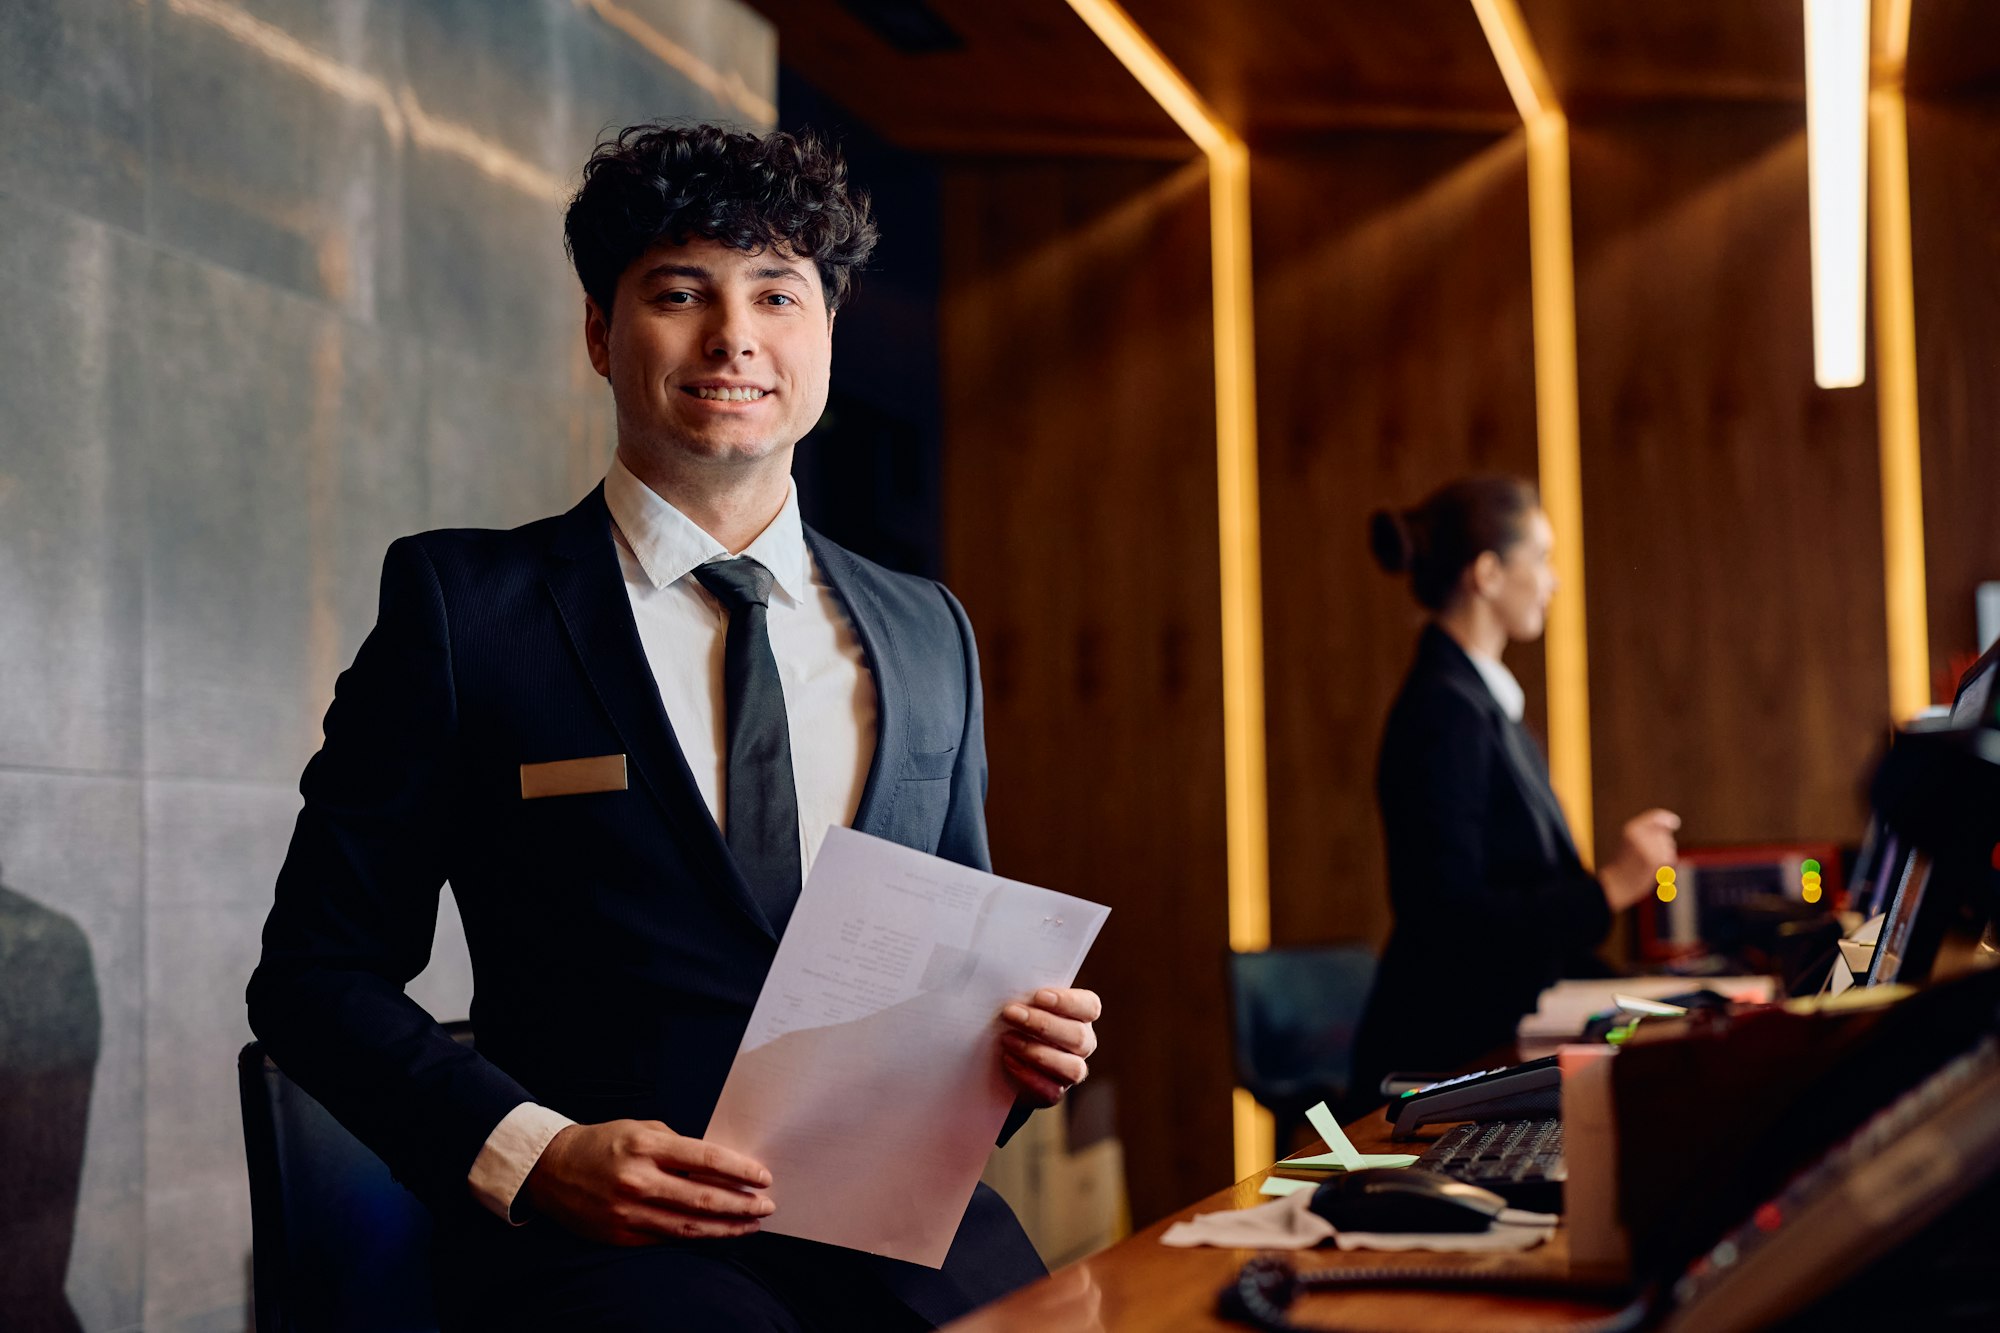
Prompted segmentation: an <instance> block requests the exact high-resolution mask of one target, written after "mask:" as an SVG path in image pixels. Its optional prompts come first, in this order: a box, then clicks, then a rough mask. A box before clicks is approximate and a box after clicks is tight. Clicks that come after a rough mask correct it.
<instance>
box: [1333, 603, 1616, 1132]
mask: <svg viewBox="0 0 2000 1333" xmlns="http://www.w3.org/2000/svg"><path fill="white" fill-rule="evenodd" d="M1375 790H1376V796H1377V798H1378V800H1379V801H1380V803H1381V810H1382V831H1383V834H1384V836H1385V838H1386V841H1387V844H1388V853H1389V901H1390V905H1391V907H1392V908H1393V909H1394V913H1395V926H1394V929H1393V930H1392V931H1391V933H1390V936H1389V944H1388V948H1387V949H1386V950H1384V952H1383V955H1382V963H1381V967H1380V969H1379V971H1378V972H1377V974H1376V979H1375V989H1374V993H1373V994H1372V995H1371V996H1370V997H1369V1001H1368V1010H1367V1013H1366V1015H1365V1016H1364V1018H1363V1020H1362V1024H1361V1030H1360V1032H1359V1033H1358V1034H1357V1036H1356V1038H1355V1057H1354V1060H1355V1088H1356V1090H1357V1091H1358V1092H1364V1093H1367V1094H1369V1095H1372V1094H1373V1089H1374V1087H1375V1085H1376V1084H1377V1083H1378V1082H1379V1081H1380V1080H1381V1077H1382V1075H1383V1074H1384V1073H1387V1072H1388V1071H1389V1070H1391V1069H1407V1070H1435V1071H1445V1070H1451V1069H1455V1068H1457V1067H1459V1066H1461V1065H1463V1064H1465V1063H1467V1062H1468V1061H1471V1060H1475V1059H1478V1058H1479V1057H1481V1056H1482V1055H1484V1054H1486V1053H1487V1052H1489V1051H1491V1050H1492V1049H1493V1048H1494V1047H1496V1046H1500V1045H1502V1044H1504V1043H1506V1042H1508V1041H1510V1040H1512V1039H1513V1035H1514V1026H1515V1023H1516V1021H1517V1020H1518V1019H1519V1018H1520V1017H1521V1015H1523V1014H1525V1013H1528V1012H1530V1011H1532V1010H1533V1009H1534V1007H1535V997H1536V996H1537V995H1538V994H1539V993H1540V992H1541V990H1542V988H1543V987H1544V986H1547V985H1549V984H1550V983H1551V982H1553V981H1555V980H1556V979H1557V978H1558V977H1561V976H1564V975H1585V976H1588V975H1603V972H1604V968H1603V965H1602V963H1600V962H1598V961H1597V960H1596V959H1595V958H1593V957H1592V956H1591V953H1590V951H1591V950H1592V949H1593V948H1595V947H1596V946H1597V945H1598V944H1599V943H1600V942H1601V941H1602V940H1603V939H1604V935H1605V932H1606V931H1607V930H1608V929H1609V928H1610V924H1611V909H1610V906H1609V904H1607V903H1606V902H1605V899H1604V892H1603V890H1602V889H1601V888H1600V887H1599V886H1598V883H1597V880H1596V879H1595V878H1594V877H1593V876H1592V875H1591V874H1590V873H1589V872H1588V871H1586V870H1585V869H1584V868H1583V865H1582V863H1581V862H1580V861H1579V860H1578V858H1577V854H1576V846H1575V844H1574V843H1572V842H1571V841H1570V836H1569V825H1568V823H1567V822H1566V821H1565V820H1564V818H1563V812H1562V807H1561V806H1560V805H1558V804H1557V803H1556V798H1555V792H1554V791H1553V790H1552V789H1551V788H1550V786H1549V776H1548V767H1547V765H1546V763H1545V762H1544V760H1543V758H1542V754H1541V751H1540V749H1539V748H1538V747H1537V746H1536V745H1535V742H1534V739H1533V737H1531V736H1529V735H1528V733H1527V731H1526V729H1524V728H1523V727H1522V726H1521V725H1520V724H1519V723H1517V722H1514V721H1512V720H1511V719H1509V718H1508V716H1507V715H1506V713H1505V712H1503V711H1502V710H1501V708H1500V704H1499V702H1498V701H1497V700H1495V699H1494V697H1493V693H1492V691H1491V690H1489V689H1488V688H1487V687H1486V682H1485V681H1484V680H1483V679H1482V678H1481V677H1480V675H1479V672H1478V670H1477V669H1476V668H1475V667H1474V666H1473V665H1472V659H1471V658H1469V657H1467V656H1466V655H1465V652H1464V650H1463V649H1461V648H1460V647H1459V646H1458V644H1457V643H1455V642H1454V641H1453V640H1452V638H1451V636H1450V635H1448V634H1446V633H1445V632H1444V631H1443V630H1441V629H1439V628H1438V627H1437V626H1436V625H1431V626H1429V627H1427V628H1426V629H1425V630H1424V633H1423V637H1422V639H1421V640H1420V641H1419V643H1418V645H1417V656H1416V661H1415V662H1414V663H1413V664H1412V665H1411V667H1410V673H1409V675H1408V677H1407V678H1405V680H1404V681H1403V689H1402V692H1401V693H1400V694H1399V695H1398V696H1397V697H1396V703H1395V706H1394V708H1392V709H1391V710H1390V713H1389V724H1388V727H1387V729H1386V730H1385V731H1384V733H1383V736H1382V756H1381V762H1380V765H1379V766H1378V768H1377V771H1376V784H1375Z"/></svg>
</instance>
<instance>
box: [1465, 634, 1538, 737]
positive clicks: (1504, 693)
mask: <svg viewBox="0 0 2000 1333" xmlns="http://www.w3.org/2000/svg"><path fill="white" fill-rule="evenodd" d="M1465 655H1466V656H1467V657H1469V658H1471V659H1472V668H1473V670H1475V671H1477V672H1478V673H1479V678H1480V679H1481V680H1483V681H1485V682H1486V688H1487V689H1489V690H1491V691H1492V692H1493V698H1494V700H1495V702H1497V703H1498V704H1499V705H1500V711H1501V712H1503V713H1505V714H1506V715H1507V716H1508V718H1509V719H1510V720H1512V721H1515V722H1519V721H1520V720H1521V715H1522V714H1523V713H1525V712H1527V710H1528V692H1527V691H1526V690H1524V689H1522V688H1521V682H1520V681H1518V680H1515V679H1514V673H1513V672H1511V671H1509V670H1508V669H1507V664H1506V663H1505V662H1502V661H1501V660H1500V659H1499V658H1497V657H1488V656H1486V654H1484V653H1475V652H1470V651H1468V652H1467V653H1466V654H1465Z"/></svg>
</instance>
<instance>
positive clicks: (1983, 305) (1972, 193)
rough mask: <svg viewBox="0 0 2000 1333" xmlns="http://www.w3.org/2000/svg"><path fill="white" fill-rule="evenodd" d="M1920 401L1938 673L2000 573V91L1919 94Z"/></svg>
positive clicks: (1961, 644) (1913, 146) (1947, 672)
mask: <svg viewBox="0 0 2000 1333" xmlns="http://www.w3.org/2000/svg"><path fill="white" fill-rule="evenodd" d="M1909 124H1910V213H1911V230H1912V232H1913V236H1912V249H1913V261H1914V267H1915V270H1916V311H1917V409H1918V417H1919V423H1920V425H1919V429H1920V432H1921V439H1922V442H1923V443H1922V451H1923V470H1924V564H1925V571H1924V572H1925V586H1926V593H1927V595H1928V597H1929V600H1930V646H1931V672H1932V675H1933V677H1934V678H1936V685H1935V688H1937V689H1938V690H1939V695H1938V697H1939V698H1941V699H1949V698H1950V690H1951V689H1952V688H1953V686H1954V682H1953V681H1952V679H1951V677H1952V676H1953V675H1954V673H1953V672H1952V670H1951V667H1952V664H1953V662H1954V661H1957V660H1962V659H1963V658H1964V657H1965V655H1966V654H1968V653H1971V652H1973V651H1975V650H1976V649H1977V647H1978V643H1977V640H1976V639H1975V638H1974V630H1975V624H1974V619H1973V608H1972V598H1973V589H1974V587H1975V586H1977V585H1978V584H1979V583H1980V582H1982V581H1984V580H1987V579H2000V376H1996V375H1995V374H1994V371H1993V367H1994V361H1995V350H1996V343H2000V221H1996V219H2000V184H1996V182H2000V98H1990V97H1989V98H1982V99H1967V100H1962V101H1949V102H1928V101H1922V100H1913V101H1912V102H1911V103H1910V112H1909Z"/></svg>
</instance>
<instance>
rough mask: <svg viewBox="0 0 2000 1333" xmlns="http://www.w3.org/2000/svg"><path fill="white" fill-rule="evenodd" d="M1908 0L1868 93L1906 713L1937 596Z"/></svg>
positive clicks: (1899, 683)
mask: <svg viewBox="0 0 2000 1333" xmlns="http://www.w3.org/2000/svg"><path fill="white" fill-rule="evenodd" d="M1909 41H1910V6H1909V4H1908V3H1907V0H1903V2H1902V3H1895V2H1894V0H1892V5H1891V8H1890V10H1889V13H1888V22H1887V31H1886V33H1885V49H1884V50H1883V51H1881V52H1879V53H1878V56H1879V59H1878V60H1877V63H1876V69H1877V70H1878V72H1879V81H1878V83H1877V85H1876V87H1875V89H1874V91H1873V92H1871V93H1870V94H1869V98H1868V109H1869V121H1870V125H1869V131H1870V132H1869V143H1870V146H1871V150H1872V152H1873V156H1874V159H1875V160H1874V163H1873V172H1874V175H1873V179H1872V180H1871V182H1870V184H1871V186H1872V191H1871V193H1872V195H1873V202H1874V217H1873V223H1874V226H1873V228H1872V242H1873V247H1874V251H1875V255H1874V261H1875V262H1874V268H1875V370H1876V376H1877V383H1876V397H1875V406H1876V412H1877V414H1878V415H1877V420H1878V427H1877V429H1878V433H1879V435H1880V439H1881V449H1882V576H1883V587H1882V591H1883V603H1884V606H1885V609H1886V611H1887V613H1888V628H1889V710H1890V715H1891V716H1892V717H1894V718H1895V720H1896V721H1898V722H1906V721H1908V720H1909V719H1910V718H1911V717H1913V716H1915V715H1916V714H1917V713H1918V712H1919V711H1921V710H1922V709H1923V708H1925V707H1926V706H1928V705H1929V703H1930V702H1931V680H1930V676H1931V660H1930V625H1929V599H1928V597H1927V595H1926V591H1925V587H1924V487H1923V467H1922V461H1921V453H1920V451H1919V448H1918V428H1917V314H1916V276H1915V272H1914V268H1913V266H1912V263H1911V257H1910V131H1909V124H1908V119H1907V113H1906V104H1905V101H1904V97H1903V83H1902V80H1903V64H1904V60H1905V57H1906V53H1907V52H1908V50H1909Z"/></svg>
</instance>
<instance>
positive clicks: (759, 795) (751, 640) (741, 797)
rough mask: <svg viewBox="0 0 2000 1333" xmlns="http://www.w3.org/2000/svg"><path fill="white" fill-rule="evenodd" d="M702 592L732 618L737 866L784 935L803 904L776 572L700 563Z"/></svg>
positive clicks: (732, 803) (732, 835) (727, 687)
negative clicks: (774, 631) (777, 646)
mask: <svg viewBox="0 0 2000 1333" xmlns="http://www.w3.org/2000/svg"><path fill="white" fill-rule="evenodd" d="M694 576H695V577H696V578H697V579H700V580H701V586H702V587H704V588H706V589H708V590H709V591H710V592H711V593H714V594H715V596H716V599H717V600H719V601H720V602H721V603H722V605H723V608H724V609H725V610H727V611H728V612H729V634H728V637H727V638H726V639H725V640H724V642H723V648H722V692H723V698H724V700H725V701H726V703H727V706H728V715H729V778H728V794H727V798H726V804H725V806H724V811H725V818H726V822H727V824H728V834H727V839H728V842H729V850H730V853H731V854H732V855H733V856H735V858H736V865H737V868H738V869H740V870H741V871H742V872H743V878H744V879H745V880H746V881H748V883H749V885H750V892H751V893H752V894H754V895H755V896H756V898H757V903H758V905H759V906H760V907H762V908H763V909H764V915H765V916H766V917H768V918H769V919H770V922H771V926H772V928H773V929H775V930H776V931H778V932H779V933H780V934H782V933H784V929H785V922H787V921H789V920H790V919H791V915H792V907H793V905H794V904H796V903H797V902H798V900H799V879H800V874H799V795H798V788H797V787H796V786H794V785H793V777H792V736H791V730H790V727H789V725H788V724H787V722H786V720H785V691H784V687H783V686H782V685H781V684H779V681H778V659H777V658H775V657H773V656H772V655H771V630H770V626H769V625H768V624H767V623H766V622H767V618H768V616H769V614H770V605H771V585H772V583H773V582H774V580H773V579H772V577H771V571H770V570H768V569H766V568H764V567H763V566H762V565H760V564H758V563H757V562H756V561H755V560H752V559H749V558H748V557H747V556H738V557H737V558H736V559H734V560H721V561H717V562H715V563H714V564H708V565H701V566H699V567H698V568H696V570H695V571H694Z"/></svg>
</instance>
